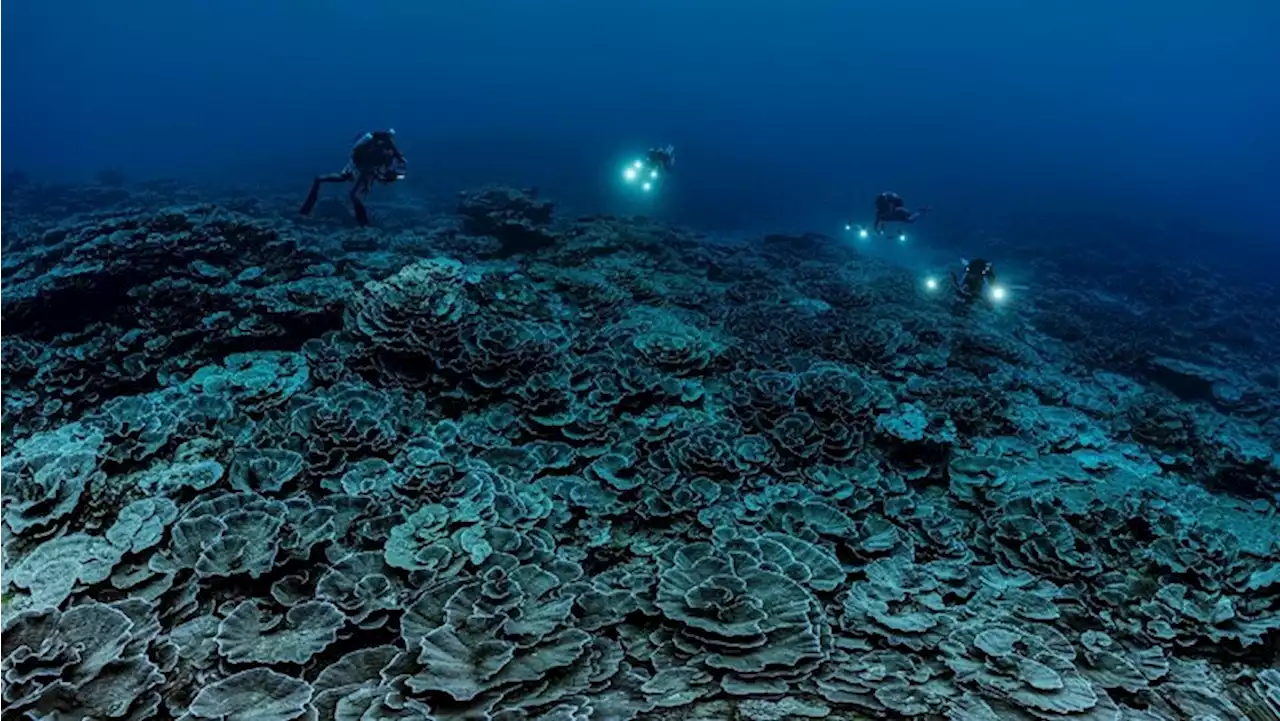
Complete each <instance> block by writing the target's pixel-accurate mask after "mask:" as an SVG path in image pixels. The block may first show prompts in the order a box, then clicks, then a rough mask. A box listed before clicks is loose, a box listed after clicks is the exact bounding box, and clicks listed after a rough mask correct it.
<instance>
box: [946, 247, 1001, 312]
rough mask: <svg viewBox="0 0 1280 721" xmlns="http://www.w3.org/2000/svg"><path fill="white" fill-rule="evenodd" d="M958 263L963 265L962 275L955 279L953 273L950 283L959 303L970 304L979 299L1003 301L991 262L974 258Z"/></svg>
mask: <svg viewBox="0 0 1280 721" xmlns="http://www.w3.org/2000/svg"><path fill="white" fill-rule="evenodd" d="M960 263H961V264H962V265H964V273H963V274H962V275H961V276H959V277H957V276H956V274H955V273H954V272H953V273H952V274H951V283H952V285H954V286H955V289H956V295H957V297H958V298H959V299H960V300H961V301H964V302H966V303H972V302H974V301H976V300H979V299H981V298H987V299H989V300H992V301H997V302H998V301H1001V300H1004V295H1005V291H1004V288H1003V286H1001V285H1000V284H999V282H998V281H997V280H996V268H995V266H994V265H992V263H991V261H989V260H983V259H981V258H974V259H973V260H961V261H960Z"/></svg>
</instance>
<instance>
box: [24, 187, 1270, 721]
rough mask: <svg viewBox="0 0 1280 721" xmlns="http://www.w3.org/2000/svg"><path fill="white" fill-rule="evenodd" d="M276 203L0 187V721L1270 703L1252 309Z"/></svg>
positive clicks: (1198, 715)
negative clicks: (969, 297) (0, 240)
mask: <svg viewBox="0 0 1280 721" xmlns="http://www.w3.org/2000/svg"><path fill="white" fill-rule="evenodd" d="M636 180H637V182H644V179H643V178H636ZM130 193H133V195H130ZM295 202H296V199H294V198H292V197H290V198H284V199H281V200H279V201H277V200H273V199H270V198H268V199H264V200H250V199H245V198H243V197H213V196H204V195H202V193H201V191H196V190H192V189H189V188H185V187H183V186H180V185H178V184H170V185H167V186H154V187H151V188H148V189H145V190H141V191H131V190H128V189H123V188H118V187H114V186H111V185H103V184H98V185H95V186H92V187H87V188H62V189H43V190H39V189H28V190H24V191H22V193H21V194H19V196H17V197H16V199H15V197H10V198H9V199H8V201H7V203H6V207H5V208H4V215H5V231H6V232H5V253H4V259H5V275H4V286H3V290H4V292H3V323H4V330H5V336H4V344H3V369H4V378H5V393H4V434H3V452H4V458H3V482H4V514H3V520H4V534H5V535H4V553H5V556H4V567H5V574H4V593H3V623H4V650H3V669H2V670H3V680H4V686H3V702H4V708H5V711H4V714H5V718H6V719H9V718H13V719H82V718H92V719H130V720H134V719H137V720H141V719H184V720H185V721H195V720H201V719H221V720H226V721H291V720H293V719H344V720H350V721H357V720H366V721H372V720H382V719H396V720H410V719H412V720H419V721H427V720H432V719H435V720H441V721H444V720H459V721H470V720H477V719H492V720H493V721H517V720H521V721H523V720H529V721H533V720H542V721H570V720H573V719H582V720H586V719H609V720H619V721H621V720H625V719H664V720H665V719H673V720H674V719H750V720H754V721H767V720H782V719H840V720H851V719H903V718H919V719H948V720H950V721H995V720H1003V719H1013V720H1015V721H1016V720H1025V721H1032V720H1039V721H1046V720H1047V721H1059V720H1061V721H1155V720H1158V719H1201V720H1205V719H1222V720H1235V719H1246V718H1247V719H1263V718H1276V716H1274V715H1267V714H1268V713H1271V714H1274V713H1276V712H1277V711H1276V708H1277V706H1280V672H1278V671H1276V670H1275V669H1276V667H1277V653H1278V651H1277V648H1278V647H1280V549H1278V547H1277V546H1278V544H1280V519H1278V518H1277V515H1276V513H1275V506H1274V498H1275V494H1276V493H1277V492H1280V468H1277V461H1276V455H1275V454H1276V448H1277V445H1278V444H1277V439H1278V438H1280V428H1278V427H1277V421H1276V419H1277V418H1278V417H1280V413H1277V409H1278V408H1280V405H1278V402H1277V393H1276V385H1275V378H1274V372H1275V368H1274V365H1273V366H1272V367H1271V368H1270V369H1269V371H1268V372H1270V373H1271V374H1272V375H1270V376H1267V375H1266V374H1265V372H1261V371H1260V372H1258V373H1254V372H1253V370H1252V369H1253V368H1255V367H1257V368H1262V367H1263V366H1251V365H1249V363H1250V361H1249V360H1248V353H1247V352H1246V351H1240V352H1239V354H1238V356H1233V357H1232V359H1231V360H1230V361H1228V359H1227V358H1226V355H1228V354H1231V353H1234V352H1235V351H1232V350H1231V348H1233V347H1241V346H1239V345H1232V344H1233V343H1236V342H1237V341H1240V339H1239V337H1233V336H1231V335H1230V334H1229V333H1228V332H1227V331H1225V330H1221V329H1222V328H1225V327H1226V326H1223V325H1216V324H1217V323H1218V320H1220V319H1214V318H1211V317H1209V316H1210V315H1211V314H1212V313H1214V312H1218V311H1213V310H1206V309H1212V308H1221V309H1224V310H1222V311H1221V312H1224V313H1233V314H1235V316H1234V318H1235V320H1234V321H1233V323H1235V325H1232V326H1231V327H1235V328H1239V327H1248V328H1250V329H1251V332H1252V333H1254V334H1255V338H1256V337H1263V336H1265V335H1266V334H1270V335H1269V337H1268V342H1271V343H1274V342H1276V341H1277V338H1280V332H1278V331H1277V326H1276V324H1275V321H1274V315H1269V314H1268V311H1267V309H1268V308H1269V309H1270V311H1274V309H1275V306H1274V304H1271V305H1267V304H1266V303H1264V302H1263V301H1262V300H1260V299H1258V298H1254V297H1250V296H1248V295H1245V294H1244V293H1245V292H1244V291H1239V292H1240V295H1238V296H1236V297H1234V298H1233V302H1232V303H1225V302H1214V303H1208V302H1206V301H1205V296H1204V295H1203V294H1205V293H1209V292H1216V293H1231V292H1232V291H1230V290H1223V289H1221V288H1218V289H1212V290H1211V289H1208V288H1206V287H1205V286H1204V285H1203V284H1199V285H1198V284H1196V283H1195V282H1193V281H1192V280H1191V279H1187V280H1186V283H1185V285H1184V286H1183V287H1182V289H1181V290H1180V291H1179V292H1178V293H1177V294H1165V296H1164V297H1172V298H1179V299H1182V300H1185V301H1186V303H1185V304H1179V303H1178V302H1164V303H1155V304H1153V306H1152V307H1153V310H1152V311H1151V312H1150V313H1148V314H1145V315H1143V316H1142V317H1141V318H1134V319H1133V320H1131V321H1129V320H1126V317H1127V316H1125V315H1124V314H1121V313H1117V312H1115V310H1114V308H1112V307H1110V306H1103V305H1099V303H1101V301H1099V300H1097V299H1096V298H1093V297H1092V296H1090V295H1088V294H1085V293H1076V292H1073V291H1074V289H1073V288H1070V287H1055V286H1052V285H1049V286H1046V287H1042V288H1038V289H1037V293H1038V297H1037V299H1036V303H1035V304H1034V308H1032V307H1031V305H1032V304H1024V303H1022V302H1021V295H1022V294H1018V295H1019V296H1020V297H1019V299H1017V300H1018V301H1019V302H1016V303H1005V304H1002V305H1001V306H1000V307H998V308H997V307H995V306H984V307H980V308H973V309H970V310H969V311H968V312H956V311H955V309H954V308H953V306H952V304H951V303H949V302H948V299H949V297H950V290H951V287H950V284H949V279H948V278H947V276H946V275H945V274H939V275H937V276H930V277H929V279H928V280H925V281H923V283H924V290H922V279H921V278H920V277H915V276H913V275H911V274H909V273H906V272H904V271H902V270H899V269H897V268H894V267H892V266H890V265H887V264H883V263H881V262H879V261H876V260H872V259H868V258H866V257H863V256H860V255H859V254H858V251H857V248H856V246H857V244H856V243H844V242H839V241H836V240H833V239H830V238H823V237H821V236H797V237H783V236H769V237H766V238H763V239H759V240H755V241H751V242H741V243H736V244H734V243H727V242H726V243H708V242H706V241H705V239H702V238H699V237H696V236H694V235H692V234H688V233H685V232H684V231H679V230H676V229H673V228H670V227H667V226H665V225H663V224H661V223H657V222H653V221H648V220H640V219H622V218H611V217H596V218H586V219H581V220H571V219H558V218H556V217H555V216H554V214H553V207H552V204H551V203H550V202H548V201H546V200H544V199H541V198H538V197H536V196H535V195H533V194H531V193H526V192H522V191H516V190H511V189H505V188H488V189H483V190H480V191H477V192H474V193H468V194H464V195H463V196H462V197H461V199H460V202H459V206H458V209H457V214H456V216H450V217H438V216H437V217H431V218H429V219H428V220H423V218H426V217H427V215H426V211H424V210H422V209H418V208H412V207H402V206H390V205H387V206H382V207H380V208H378V209H376V212H377V214H378V222H379V224H380V230H379V231H378V232H379V233H380V235H379V239H378V241H377V243H376V244H370V243H369V241H368V240H367V238H368V236H367V234H366V233H365V232H364V231H358V230H353V229H349V228H347V227H346V222H345V220H346V219H345V218H344V219H343V222H342V223H339V222H331V221H329V220H327V219H326V216H325V213H324V212H323V211H324V209H325V208H328V209H329V211H333V210H334V209H336V210H337V212H339V213H341V212H343V210H344V208H343V206H342V205H341V203H340V202H339V201H338V200H332V201H326V203H327V205H326V204H322V206H321V210H322V212H321V213H320V216H321V217H319V218H316V219H308V220H306V221H299V220H296V219H295V218H293V217H292V214H291V213H292V206H293V204H294V203H295ZM144 207H151V208H153V209H152V210H142V209H141V208H144ZM156 208H160V209H156ZM67 218H75V219H74V220H66V219H67ZM1046 275H1048V274H1046ZM930 281H931V282H930ZM1172 282H1179V281H1177V280H1174V281H1172ZM925 291H928V292H925ZM1135 292H1136V293H1140V292H1142V288H1141V287H1139V288H1138V289H1137V290H1135ZM1152 293H1153V294H1155V293H1157V291H1156V290H1155V289H1153V290H1152ZM1153 297H1154V295H1153ZM1272 300H1274V299H1272ZM1188 309H1197V310H1188ZM1020 314H1021V315H1020ZM1242 324H1243V325H1242ZM1215 329H1218V330H1215ZM1219 330H1221V332H1220V337H1219V338H1218V342H1219V348H1220V349H1221V351H1220V353H1221V354H1223V357H1221V358H1219V360H1220V361H1221V362H1220V363H1218V364H1214V363H1212V362H1210V360H1208V359H1205V358H1190V357H1187V356H1185V355H1184V354H1183V353H1182V350H1184V349H1185V347H1186V345H1187V344H1186V343H1185V342H1183V340H1182V339H1184V338H1185V337H1187V336H1186V334H1187V333H1191V334H1194V335H1196V336H1197V337H1214V334H1215V333H1219ZM1064 340H1066V341H1069V342H1068V343H1064V342H1063V341H1064ZM1240 342H1243V341H1240ZM1271 347H1272V348H1273V349H1274V348H1275V347H1276V346H1275V345H1272V346H1271ZM1254 357H1256V358H1265V357H1267V354H1265V353H1257V354H1255V356H1254ZM1269 357H1270V358H1271V361H1272V362H1274V360H1275V357H1276V356H1275V355H1274V354H1271V355H1270V356H1269ZM1263 365H1265V362H1263ZM1224 366H1229V367H1230V368H1232V369H1233V370H1224ZM1268 383H1269V385H1268Z"/></svg>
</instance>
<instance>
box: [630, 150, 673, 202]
mask: <svg viewBox="0 0 1280 721" xmlns="http://www.w3.org/2000/svg"><path fill="white" fill-rule="evenodd" d="M675 166H676V146H674V145H667V146H666V147H665V148H650V149H649V151H648V152H647V153H645V154H644V157H643V158H641V159H639V160H637V161H635V162H634V163H632V164H630V165H628V166H627V167H626V168H625V169H623V171H622V177H623V178H625V179H626V181H627V182H628V183H638V184H639V185H640V189H641V190H644V191H645V192H648V191H650V190H653V185H654V183H656V182H657V181H658V179H659V178H661V177H662V176H664V175H669V174H670V173H671V171H672V170H673V169H674V168H675Z"/></svg>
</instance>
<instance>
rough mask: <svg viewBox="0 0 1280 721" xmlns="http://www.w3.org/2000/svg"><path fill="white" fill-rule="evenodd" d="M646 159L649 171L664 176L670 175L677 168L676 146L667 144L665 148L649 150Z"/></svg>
mask: <svg viewBox="0 0 1280 721" xmlns="http://www.w3.org/2000/svg"><path fill="white" fill-rule="evenodd" d="M644 159H645V163H646V165H647V167H648V169H649V170H651V171H654V170H656V171H658V172H660V173H662V174H664V175H665V174H667V173H670V172H671V171H672V169H673V168H675V167H676V146H674V145H671V144H667V147H665V148H649V152H648V153H645V156H644Z"/></svg>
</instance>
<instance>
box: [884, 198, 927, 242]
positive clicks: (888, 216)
mask: <svg viewBox="0 0 1280 721" xmlns="http://www.w3.org/2000/svg"><path fill="white" fill-rule="evenodd" d="M905 206H906V201H904V200H903V199H902V196H900V195H898V194H897V193H888V192H886V193H881V194H879V195H877V196H876V222H875V226H874V227H875V231H876V232H877V233H884V224H885V223H914V222H916V218H919V217H920V216H922V215H924V214H925V213H927V212H929V208H928V207H927V206H926V207H923V208H921V209H919V210H917V211H915V212H911V211H909V210H907V209H906V207H905Z"/></svg>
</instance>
